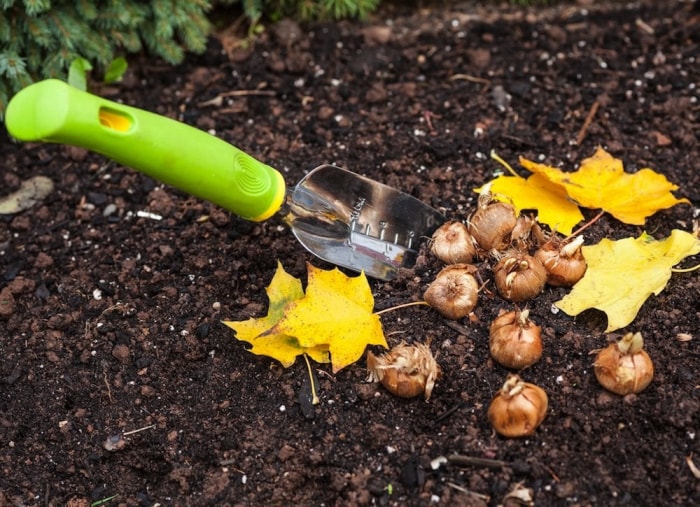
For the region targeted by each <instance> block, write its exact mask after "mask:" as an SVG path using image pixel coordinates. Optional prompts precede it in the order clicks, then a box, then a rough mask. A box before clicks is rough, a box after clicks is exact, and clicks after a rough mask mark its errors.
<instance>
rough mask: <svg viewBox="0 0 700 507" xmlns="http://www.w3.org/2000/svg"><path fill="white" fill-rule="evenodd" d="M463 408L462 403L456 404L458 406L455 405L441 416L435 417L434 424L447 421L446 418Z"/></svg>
mask: <svg viewBox="0 0 700 507" xmlns="http://www.w3.org/2000/svg"><path fill="white" fill-rule="evenodd" d="M463 406H464V402H462V403H458V404H457V405H455V406H454V407H452V408H450V409H448V410H446V411H445V412H443V413H442V414H440V415H439V416H437V417H436V418H435V422H436V423H438V422H440V421H442V420H443V419H447V418H448V417H450V416H451V415H452V414H454V413H455V412H457V411H458V410H459V409H460V408H462V407H463Z"/></svg>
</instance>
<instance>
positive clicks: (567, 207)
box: [476, 174, 583, 236]
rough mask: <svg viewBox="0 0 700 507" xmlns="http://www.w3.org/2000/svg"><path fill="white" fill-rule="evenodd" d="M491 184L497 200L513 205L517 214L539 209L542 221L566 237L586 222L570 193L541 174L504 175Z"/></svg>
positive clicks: (482, 188)
mask: <svg viewBox="0 0 700 507" xmlns="http://www.w3.org/2000/svg"><path fill="white" fill-rule="evenodd" d="M487 185H490V192H491V193H492V194H493V196H494V198H496V199H498V200H500V201H505V202H509V203H511V204H512V205H513V206H514V207H515V213H516V214H519V213H520V212H521V211H522V210H527V209H536V210H537V211H538V213H537V221H538V222H540V223H543V224H546V225H548V226H549V227H550V228H552V229H553V230H556V231H558V232H560V233H561V234H564V235H565V236H568V235H569V234H571V232H572V231H573V228H574V226H575V225H576V224H577V223H579V222H580V221H581V220H583V214H582V213H581V210H580V209H579V207H578V206H577V205H576V203H574V202H572V201H571V199H569V196H568V195H567V193H566V190H565V189H564V188H563V187H562V186H561V185H558V184H555V183H552V182H551V181H549V180H548V179H547V178H546V177H544V176H543V175H541V174H532V175H531V176H530V177H528V178H527V179H525V178H521V177H520V176H506V175H502V176H499V177H498V178H496V179H495V180H492V181H491V182H490V183H487ZM485 187H486V185H484V186H483V187H481V188H477V189H476V192H479V193H481V191H482V190H484V189H485Z"/></svg>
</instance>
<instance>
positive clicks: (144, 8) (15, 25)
mask: <svg viewBox="0 0 700 507" xmlns="http://www.w3.org/2000/svg"><path fill="white" fill-rule="evenodd" d="M380 1H381V0H218V1H217V0H213V1H209V0H150V1H145V2H143V1H134V0H124V1H121V0H95V1H90V0H53V1H51V0H21V1H20V0H0V119H2V115H3V112H4V110H5V107H6V106H7V102H8V100H9V98H10V97H11V96H12V95H13V94H14V93H16V92H17V91H19V90H20V89H22V88H24V87H25V86H27V85H29V84H31V83H32V82H34V81H37V80H40V79H44V78H48V77H57V78H59V79H66V78H67V74H68V69H69V68H70V65H71V63H73V62H74V61H76V60H77V59H79V58H80V59H83V60H84V61H87V62H89V63H90V64H92V65H94V66H95V68H96V69H97V70H98V71H99V72H103V71H104V69H105V68H106V67H107V66H108V65H109V64H110V62H113V61H114V60H115V59H116V58H117V57H119V56H124V55H127V54H129V53H136V52H140V51H145V52H146V53H147V54H148V55H150V56H153V57H154V58H162V59H163V60H165V61H166V62H167V63H170V64H173V65H174V64H177V63H180V62H181V61H182V59H183V58H184V56H185V54H186V53H187V52H194V53H198V52H202V51H204V49H205V48H206V42H207V35H208V34H209V30H210V28H211V23H210V20H209V19H208V18H207V13H208V12H209V10H210V9H211V7H212V6H213V4H219V5H229V6H236V7H240V8H241V9H242V11H243V12H244V13H245V15H246V16H247V17H248V18H249V19H250V20H251V23H253V24H256V23H258V22H259V20H261V19H262V18H265V19H270V20H273V21H274V20H276V19H279V18H281V17H283V16H292V17H295V18H297V19H299V20H301V21H309V20H314V19H341V18H354V17H357V18H364V17H365V16H367V15H368V14H369V13H370V12H371V11H373V10H374V9H376V7H377V6H378V5H379V3H380Z"/></svg>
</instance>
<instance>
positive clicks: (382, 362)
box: [367, 343, 441, 401]
mask: <svg viewBox="0 0 700 507" xmlns="http://www.w3.org/2000/svg"><path fill="white" fill-rule="evenodd" d="M367 371H368V373H369V375H368V380H369V381H370V382H381V383H382V385H383V386H384V387H385V388H386V389H387V390H388V391H389V392H390V393H392V394H395V395H396V396H400V397H401V398H414V397H416V396H419V395H420V394H423V397H424V398H425V400H426V401H427V400H429V399H430V395H431V394H432V392H433V388H434V387H435V381H436V380H437V379H438V378H439V377H440V375H441V371H440V366H439V365H438V364H437V362H436V361H435V358H434V357H433V354H432V353H431V352H430V348H429V347H428V345H426V344H423V343H417V344H415V345H408V344H406V343H400V344H399V345H397V346H396V347H394V348H392V349H391V350H390V351H389V352H387V353H386V354H382V355H380V356H375V355H374V354H372V352H367Z"/></svg>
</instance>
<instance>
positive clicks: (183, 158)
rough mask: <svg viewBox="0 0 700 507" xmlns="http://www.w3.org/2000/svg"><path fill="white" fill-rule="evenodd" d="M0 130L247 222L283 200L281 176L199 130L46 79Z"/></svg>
mask: <svg viewBox="0 0 700 507" xmlns="http://www.w3.org/2000/svg"><path fill="white" fill-rule="evenodd" d="M5 125H6V126H7V130H8V131H9V133H10V135H12V136H13V137H15V138H17V139H19V140H22V141H46V142H54V143H62V144H69V145H73V146H80V147H82V148H86V149H88V150H91V151H94V152H97V153H100V154H102V155H105V156H107V157H109V158H111V159H113V160H115V161H117V162H119V163H120V164H123V165H125V166H128V167H131V168H133V169H136V170H138V171H141V172H143V173H145V174H147V175H149V176H151V177H153V178H155V179H157V180H160V181H162V182H164V183H167V184H168V185H172V186H174V187H176V188H179V189H181V190H184V191H186V192H188V193H191V194H193V195H196V196H197V197H201V198H202V199H206V200H208V201H211V202H213V203H215V204H217V205H219V206H221V207H223V208H226V209H228V210H229V211H232V212H233V213H235V214H237V215H239V216H241V217H243V218H245V219H248V220H253V221H261V220H265V219H267V218H269V217H270V216H272V215H273V214H274V213H275V212H277V211H278V210H279V208H280V207H281V206H282V203H283V202H284V198H285V191H286V188H285V183H284V179H283V177H282V175H281V174H280V173H279V172H278V171H276V170H275V169H273V168H272V167H270V166H268V165H265V164H263V163H261V162H259V161H258V160H256V159H254V158H253V157H251V156H250V155H248V154H246V153H244V152H243V151H241V150H239V149H238V148H236V147H235V146H232V145H230V144H228V143H227V142H225V141H222V140H221V139H218V138H216V137H214V136H212V135H210V134H208V133H206V132H204V131H201V130H198V129H196V128H194V127H190V126H189V125H185V124H184V123H180V122H178V121H175V120H172V119H170V118H166V117H165V116H160V115H157V114H154V113H149V112H147V111H144V110H141V109H137V108H135V107H130V106H125V105H122V104H118V103H116V102H112V101H109V100H106V99H103V98H100V97H97V96H95V95H92V94H90V93H86V92H83V91H81V90H78V89H77V88H74V87H72V86H70V85H68V84H67V83H65V82H63V81H59V80H56V79H47V80H45V81H40V82H37V83H35V84H32V85H30V86H28V87H26V88H24V89H23V90H21V91H20V92H19V93H17V94H16V95H15V96H14V97H13V98H12V100H11V101H10V103H9V104H8V106H7V110H6V112H5Z"/></svg>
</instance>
